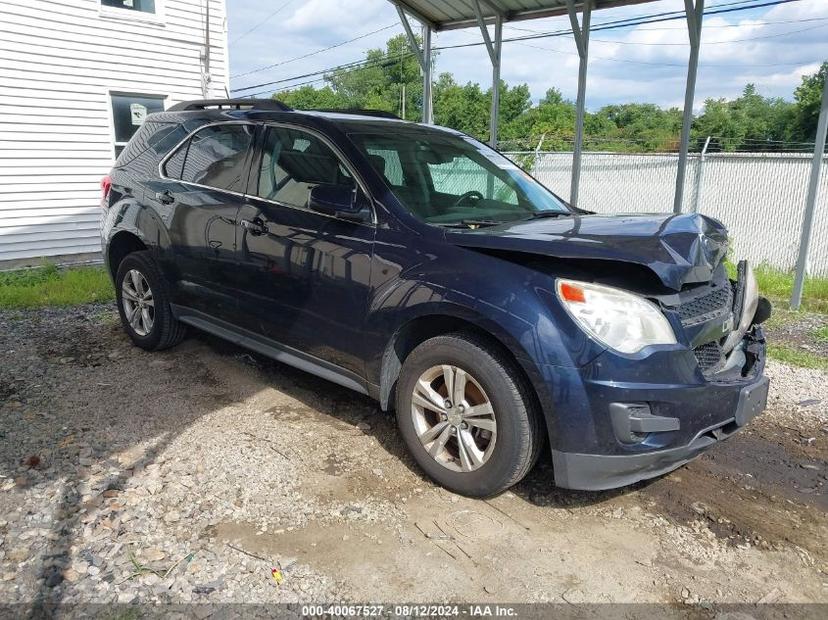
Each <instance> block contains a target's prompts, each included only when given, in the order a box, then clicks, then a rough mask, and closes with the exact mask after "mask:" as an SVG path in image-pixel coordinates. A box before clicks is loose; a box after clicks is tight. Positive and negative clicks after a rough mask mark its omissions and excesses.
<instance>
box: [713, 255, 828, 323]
mask: <svg viewBox="0 0 828 620" xmlns="http://www.w3.org/2000/svg"><path fill="white" fill-rule="evenodd" d="M727 269H728V272H729V273H730V277H731V278H735V277H736V265H734V264H733V263H731V262H728V263H727ZM753 272H754V273H755V274H756V282H757V283H758V284H759V291H760V292H761V293H762V295H764V296H765V297H767V298H768V299H770V300H771V301H773V302H774V306H777V307H779V306H783V307H785V308H789V307H790V306H789V305H788V304H789V303H790V301H791V292H792V291H793V281H794V274H793V272H787V271H782V270H781V269H774V268H773V267H769V266H767V265H758V266H756V267H754V269H753ZM801 307H802V309H803V310H809V311H811V312H820V313H823V314H828V278H817V277H808V278H806V279H805V287H804V289H803V292H802V306H801Z"/></svg>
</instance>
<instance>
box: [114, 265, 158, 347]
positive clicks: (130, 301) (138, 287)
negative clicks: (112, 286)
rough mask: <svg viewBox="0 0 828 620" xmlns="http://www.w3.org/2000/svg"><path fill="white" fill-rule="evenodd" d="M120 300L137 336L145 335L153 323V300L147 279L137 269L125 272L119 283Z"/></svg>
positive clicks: (150, 329)
mask: <svg viewBox="0 0 828 620" xmlns="http://www.w3.org/2000/svg"><path fill="white" fill-rule="evenodd" d="M121 301H122V303H123V306H124V316H126V319H127V322H128V323H129V325H130V327H132V329H133V331H134V332H135V333H136V334H138V335H139V336H147V335H148V334H149V333H150V332H151V331H152V326H153V323H155V300H154V298H153V296H152V289H150V286H149V283H147V279H146V278H145V277H144V276H143V274H142V273H141V272H140V271H138V270H137V269H130V270H129V271H127V272H126V275H125V276H124V280H123V282H122V283H121Z"/></svg>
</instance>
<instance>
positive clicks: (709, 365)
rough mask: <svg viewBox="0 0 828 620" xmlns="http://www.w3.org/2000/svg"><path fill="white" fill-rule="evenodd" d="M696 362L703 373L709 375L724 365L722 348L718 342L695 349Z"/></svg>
mask: <svg viewBox="0 0 828 620" xmlns="http://www.w3.org/2000/svg"><path fill="white" fill-rule="evenodd" d="M693 353H695V354H696V361H697V362H698V363H699V368H701V371H702V372H703V373H705V374H706V373H709V372H711V371H713V370H715V369H716V367H717V366H719V364H721V363H722V347H721V345H720V344H719V343H718V342H708V343H707V344H703V345H700V346H698V347H696V348H695V349H693Z"/></svg>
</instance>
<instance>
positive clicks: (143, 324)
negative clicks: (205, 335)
mask: <svg viewBox="0 0 828 620" xmlns="http://www.w3.org/2000/svg"><path fill="white" fill-rule="evenodd" d="M168 291H169V289H168V287H167V284H166V282H165V281H164V278H163V276H162V275H161V272H160V271H159V269H158V267H157V265H156V264H155V261H154V260H153V258H152V256H151V255H150V253H149V252H146V251H144V252H134V253H132V254H127V256H126V257H125V258H124V260H123V261H121V264H120V265H119V266H118V272H117V274H116V276H115V298H116V300H117V302H118V313H119V314H120V315H121V324H122V325H123V326H124V330H125V331H126V333H127V335H128V336H129V337H130V338H131V339H132V342H134V343H135V344H136V345H138V346H139V347H141V348H142V349H147V350H148V351H158V350H161V349H167V348H169V347H172V346H174V345H176V344H178V343H179V342H180V341H181V339H182V338H183V337H184V325H182V324H181V323H180V322H179V321H178V320H177V319H176V318H175V317H174V316H173V313H172V309H171V308H170V296H169V292H168Z"/></svg>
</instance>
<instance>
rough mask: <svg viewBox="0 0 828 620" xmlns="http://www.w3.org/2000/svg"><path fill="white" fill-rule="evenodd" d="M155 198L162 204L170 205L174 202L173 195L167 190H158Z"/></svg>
mask: <svg viewBox="0 0 828 620" xmlns="http://www.w3.org/2000/svg"><path fill="white" fill-rule="evenodd" d="M155 199H156V200H157V201H158V202H160V203H161V204H162V205H171V204H172V203H174V202H175V197H174V196H173V195H172V194H171V193H170V191H169V190H164V191H163V192H158V193H157V194H155Z"/></svg>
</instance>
